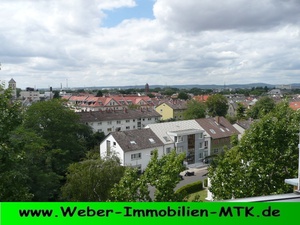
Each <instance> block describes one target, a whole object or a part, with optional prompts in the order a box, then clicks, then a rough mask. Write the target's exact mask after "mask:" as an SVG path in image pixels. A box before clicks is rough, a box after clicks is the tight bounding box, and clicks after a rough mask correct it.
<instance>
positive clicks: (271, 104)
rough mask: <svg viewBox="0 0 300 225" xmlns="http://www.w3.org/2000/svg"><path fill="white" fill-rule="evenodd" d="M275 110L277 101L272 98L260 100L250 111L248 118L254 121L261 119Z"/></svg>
mask: <svg viewBox="0 0 300 225" xmlns="http://www.w3.org/2000/svg"><path fill="white" fill-rule="evenodd" d="M274 108H275V101H274V100H273V99H272V98H270V97H267V96H265V97H262V98H260V99H259V100H258V101H257V102H256V103H255V105H254V106H252V108H251V109H250V110H249V111H248V116H249V117H251V118H253V119H259V118H261V117H263V116H264V115H266V114H268V113H269V112H271V111H272V110H273V109H274Z"/></svg>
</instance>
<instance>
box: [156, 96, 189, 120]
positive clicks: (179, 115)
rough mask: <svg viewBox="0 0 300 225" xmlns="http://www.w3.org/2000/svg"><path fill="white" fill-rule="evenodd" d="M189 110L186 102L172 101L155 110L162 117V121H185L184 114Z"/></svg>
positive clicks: (158, 106)
mask: <svg viewBox="0 0 300 225" xmlns="http://www.w3.org/2000/svg"><path fill="white" fill-rule="evenodd" d="M186 109H187V103H186V101H183V100H179V99H172V100H170V101H165V102H162V103H160V104H159V105H157V106H156V108H155V110H156V112H158V113H159V114H160V115H161V116H162V118H161V119H162V120H169V119H174V120H183V113H184V111H185V110H186Z"/></svg>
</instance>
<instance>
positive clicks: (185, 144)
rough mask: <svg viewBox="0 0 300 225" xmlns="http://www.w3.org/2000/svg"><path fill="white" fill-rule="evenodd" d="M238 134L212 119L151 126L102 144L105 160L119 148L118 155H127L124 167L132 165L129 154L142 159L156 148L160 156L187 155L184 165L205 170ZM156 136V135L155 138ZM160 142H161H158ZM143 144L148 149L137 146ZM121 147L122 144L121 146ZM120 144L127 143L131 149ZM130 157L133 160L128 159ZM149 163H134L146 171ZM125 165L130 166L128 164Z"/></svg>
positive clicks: (221, 120)
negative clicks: (206, 160)
mask: <svg viewBox="0 0 300 225" xmlns="http://www.w3.org/2000/svg"><path fill="white" fill-rule="evenodd" d="M210 123H213V124H210ZM145 130H148V131H145ZM235 133H238V131H237V130H236V129H235V128H234V127H233V126H232V125H231V124H230V123H229V122H228V121H227V120H226V119H225V118H223V117H221V118H219V122H218V124H216V122H215V120H214V119H212V118H206V119H203V120H202V119H200V120H184V121H173V122H165V123H156V124H148V125H147V126H146V127H145V129H141V130H132V131H119V132H112V133H110V134H109V135H108V136H107V137H106V138H105V140H104V141H102V142H101V144H100V153H101V155H102V156H103V154H104V155H105V154H107V152H109V151H110V149H111V146H115V147H116V148H117V149H118V150H117V152H118V153H120V154H121V153H122V154H123V155H119V156H120V157H121V160H122V161H124V165H128V164H129V163H128V161H126V159H125V156H124V154H125V153H126V152H130V154H139V155H138V156H137V157H138V158H139V157H142V156H143V155H144V156H145V155H147V154H148V155H149V152H151V147H152V148H154V147H155V148H158V150H159V155H160V156H161V155H163V154H168V153H170V152H171V151H172V150H176V152H177V153H178V154H180V153H185V155H186V159H185V162H184V163H185V164H186V165H187V166H192V165H197V166H201V165H204V163H205V162H204V160H205V159H206V158H207V157H208V156H210V155H212V154H217V153H219V152H221V151H222V150H223V148H224V146H225V145H227V146H229V145H230V136H231V135H233V134H235ZM150 134H151V135H150ZM134 135H136V136H137V137H135V136H134ZM153 135H155V138H154V136H153ZM150 136H151V137H150ZM135 138H136V139H135ZM149 138H152V139H153V140H154V142H153V141H151V142H153V143H152V144H153V145H150V144H149V143H148V141H147V140H149ZM129 139H130V140H129ZM157 139H158V140H159V141H157ZM142 140H144V142H145V143H144V144H145V146H144V145H142V144H139V145H137V143H140V142H142ZM114 142H115V143H114ZM107 143H108V144H107ZM117 143H119V144H118V145H117ZM120 143H126V144H127V145H126V144H124V145H122V144H120ZM129 143H130V144H129ZM154 144H157V145H154ZM114 150H115V149H114ZM152 150H153V149H152ZM212 150H213V151H212ZM127 154H129V153H127ZM126 157H129V156H128V155H127V156H126ZM132 157H135V156H132ZM147 160H148V161H147ZM149 160H150V157H146V158H145V157H143V160H141V161H137V162H134V163H135V165H137V166H138V167H140V165H141V168H142V170H143V168H145V167H146V166H147V164H148V162H149ZM125 162H127V164H126V163H125ZM132 165H133V164H132Z"/></svg>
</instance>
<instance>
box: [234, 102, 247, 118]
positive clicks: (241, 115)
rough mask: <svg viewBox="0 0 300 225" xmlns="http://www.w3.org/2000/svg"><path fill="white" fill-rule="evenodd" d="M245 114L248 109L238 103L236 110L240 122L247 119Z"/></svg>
mask: <svg viewBox="0 0 300 225" xmlns="http://www.w3.org/2000/svg"><path fill="white" fill-rule="evenodd" d="M245 112H246V108H245V106H244V105H243V104H242V103H240V102H238V103H237V109H236V118H237V119H238V120H241V119H244V118H245Z"/></svg>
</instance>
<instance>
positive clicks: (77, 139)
mask: <svg viewBox="0 0 300 225" xmlns="http://www.w3.org/2000/svg"><path fill="white" fill-rule="evenodd" d="M23 126H24V128H25V129H28V130H32V131H34V132H35V133H36V134H38V135H40V136H41V137H42V138H43V139H45V140H46V141H47V148H46V151H51V158H49V160H51V162H52V167H53V170H54V172H56V173H57V174H59V175H64V174H65V172H66V169H67V167H68V165H69V164H70V163H73V162H78V161H80V159H82V158H84V156H85V153H86V150H87V149H86V138H87V137H89V136H90V135H92V131H91V129H90V128H89V127H88V126H86V125H84V124H80V123H79V116H78V115H77V114H76V113H75V112H73V111H71V110H70V109H69V108H67V107H65V106H64V105H63V102H62V101H61V100H57V99H53V100H51V101H45V102H38V103H35V104H33V105H32V106H30V107H29V108H28V110H27V111H26V114H25V121H24V124H23Z"/></svg>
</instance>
